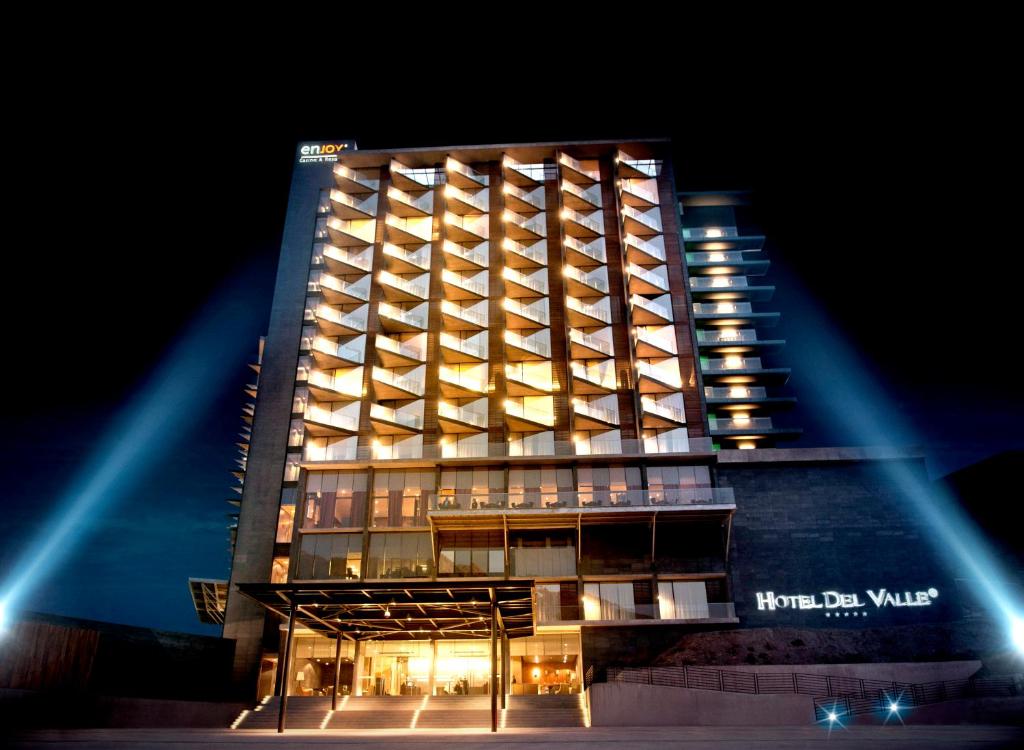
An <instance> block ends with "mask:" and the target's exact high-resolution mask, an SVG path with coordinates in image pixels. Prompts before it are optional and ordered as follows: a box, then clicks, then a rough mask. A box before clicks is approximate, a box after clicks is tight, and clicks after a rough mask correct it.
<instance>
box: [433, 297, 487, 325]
mask: <svg viewBox="0 0 1024 750" xmlns="http://www.w3.org/2000/svg"><path fill="white" fill-rule="evenodd" d="M441 312H442V313H445V314H447V315H452V316H454V317H456V318H461V319H462V320H465V321H468V322H470V323H473V324H474V325H478V326H481V327H483V328H486V327H487V316H486V315H484V314H482V313H478V312H476V311H475V310H470V309H469V308H466V307H459V306H458V305H456V304H455V303H454V302H451V301H450V300H441Z"/></svg>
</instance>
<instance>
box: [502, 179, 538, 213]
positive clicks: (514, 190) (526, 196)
mask: <svg viewBox="0 0 1024 750" xmlns="http://www.w3.org/2000/svg"><path fill="white" fill-rule="evenodd" d="M502 192H504V193H505V196H506V200H508V197H509V196H511V197H512V198H515V199H517V200H519V201H521V202H522V203H524V204H526V205H527V206H530V207H532V208H534V209H536V210H537V211H543V210H544V187H543V186H540V187H535V188H533V189H531V190H524V189H523V188H521V187H519V186H518V185H513V184H512V183H511V182H506V183H505V185H504V187H503V188H502Z"/></svg>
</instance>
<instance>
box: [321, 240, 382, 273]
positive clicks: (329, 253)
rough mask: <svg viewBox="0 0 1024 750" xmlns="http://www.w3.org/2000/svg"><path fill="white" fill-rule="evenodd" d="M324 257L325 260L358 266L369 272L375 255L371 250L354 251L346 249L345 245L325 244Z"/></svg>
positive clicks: (353, 266) (361, 269)
mask: <svg viewBox="0 0 1024 750" xmlns="http://www.w3.org/2000/svg"><path fill="white" fill-rule="evenodd" d="M323 257H324V259H325V260H333V261H335V262H336V263H339V264H341V265H345V266H350V267H352V268H358V269H359V270H360V271H366V272H367V273H369V271H370V269H371V268H372V267H373V255H372V254H371V253H370V252H369V250H361V251H359V252H352V251H351V250H346V249H345V248H343V247H334V245H324V246H323Z"/></svg>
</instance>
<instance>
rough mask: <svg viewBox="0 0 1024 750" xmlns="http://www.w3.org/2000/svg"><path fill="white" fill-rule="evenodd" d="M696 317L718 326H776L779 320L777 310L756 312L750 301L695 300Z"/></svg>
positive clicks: (699, 320) (694, 313)
mask: <svg viewBox="0 0 1024 750" xmlns="http://www.w3.org/2000/svg"><path fill="white" fill-rule="evenodd" d="M693 315H694V319H695V320H696V321H698V322H702V321H706V322H708V323H711V324H713V325H716V326H741V325H760V326H766V327H767V326H774V325H777V324H778V322H779V317H780V316H779V313H777V312H754V311H753V309H752V307H751V305H750V303H749V302H694V303H693Z"/></svg>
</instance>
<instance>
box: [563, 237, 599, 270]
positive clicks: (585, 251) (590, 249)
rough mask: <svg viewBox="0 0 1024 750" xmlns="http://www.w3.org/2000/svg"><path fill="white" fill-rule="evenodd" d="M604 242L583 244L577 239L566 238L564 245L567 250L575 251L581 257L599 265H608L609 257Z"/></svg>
mask: <svg viewBox="0 0 1024 750" xmlns="http://www.w3.org/2000/svg"><path fill="white" fill-rule="evenodd" d="M602 242H603V240H601V241H598V242H594V241H591V242H581V241H580V240H578V239H576V238H575V237H566V238H565V241H564V242H563V243H562V244H563V245H564V246H565V248H566V250H573V251H575V252H577V253H579V254H580V255H583V256H586V257H587V258H590V259H591V260H593V261H596V262H597V263H607V262H608V255H607V253H606V252H605V249H604V246H603V245H602ZM584 265H585V264H584Z"/></svg>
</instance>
